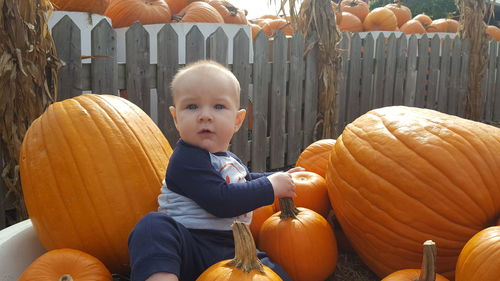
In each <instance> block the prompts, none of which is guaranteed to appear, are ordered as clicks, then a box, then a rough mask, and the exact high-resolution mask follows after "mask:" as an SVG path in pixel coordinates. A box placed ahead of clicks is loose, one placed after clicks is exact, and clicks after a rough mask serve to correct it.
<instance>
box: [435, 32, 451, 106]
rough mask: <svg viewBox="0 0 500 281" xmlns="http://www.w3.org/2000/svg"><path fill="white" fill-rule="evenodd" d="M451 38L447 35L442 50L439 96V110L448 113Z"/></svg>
mask: <svg viewBox="0 0 500 281" xmlns="http://www.w3.org/2000/svg"><path fill="white" fill-rule="evenodd" d="M450 53H451V38H450V36H448V35H446V37H445V38H444V39H443V43H442V48H441V65H440V70H439V83H438V87H439V88H438V94H437V110H439V111H441V112H448V87H449V85H450V80H449V79H450V76H449V75H450V60H451V58H450Z"/></svg>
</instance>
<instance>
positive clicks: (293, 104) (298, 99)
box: [286, 32, 305, 166]
mask: <svg viewBox="0 0 500 281" xmlns="http://www.w3.org/2000/svg"><path fill="white" fill-rule="evenodd" d="M290 48H291V50H290V78H289V79H288V81H289V84H288V89H289V90H288V104H287V120H288V126H287V136H288V137H287V142H288V144H287V158H286V164H287V165H288V166H290V165H293V164H294V163H295V162H296V161H297V158H298V157H299V155H300V152H301V151H302V134H301V133H302V130H301V129H302V117H303V116H302V96H303V92H302V91H303V89H304V87H303V85H304V66H305V62H304V50H305V49H304V37H303V36H302V33H300V32H296V33H295V34H294V36H293V37H292V39H291V42H290Z"/></svg>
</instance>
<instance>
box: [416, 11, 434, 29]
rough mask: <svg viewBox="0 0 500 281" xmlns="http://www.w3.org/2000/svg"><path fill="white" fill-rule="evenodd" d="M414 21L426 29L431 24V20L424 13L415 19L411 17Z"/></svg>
mask: <svg viewBox="0 0 500 281" xmlns="http://www.w3.org/2000/svg"><path fill="white" fill-rule="evenodd" d="M413 19H414V20H418V21H419V22H420V23H421V24H422V25H423V26H424V27H425V28H427V27H428V26H429V25H430V24H431V23H432V19H431V17H429V16H428V15H426V14H425V13H422V14H418V15H416V16H415V17H413Z"/></svg>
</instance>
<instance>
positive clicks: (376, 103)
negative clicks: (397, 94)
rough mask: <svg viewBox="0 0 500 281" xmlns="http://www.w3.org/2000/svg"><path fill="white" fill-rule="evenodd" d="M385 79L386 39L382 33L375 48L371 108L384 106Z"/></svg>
mask: <svg viewBox="0 0 500 281" xmlns="http://www.w3.org/2000/svg"><path fill="white" fill-rule="evenodd" d="M385 78H386V72H385V37H384V35H383V34H382V33H380V34H379V35H378V37H377V40H376V46H375V73H374V83H373V84H374V86H373V88H374V91H373V100H372V106H371V108H379V107H382V106H383V104H384V82H385Z"/></svg>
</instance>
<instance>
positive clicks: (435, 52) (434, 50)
mask: <svg viewBox="0 0 500 281" xmlns="http://www.w3.org/2000/svg"><path fill="white" fill-rule="evenodd" d="M440 49H441V42H440V39H439V36H438V35H434V36H433V37H432V38H431V53H430V59H429V84H428V88H427V100H426V104H425V107H426V108H430V109H436V108H437V107H436V103H437V91H438V81H439V80H438V78H439V62H440V59H441V58H440V55H439V54H440Z"/></svg>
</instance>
